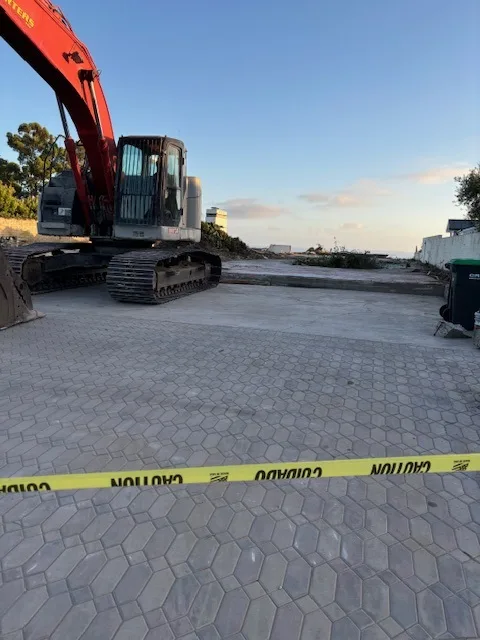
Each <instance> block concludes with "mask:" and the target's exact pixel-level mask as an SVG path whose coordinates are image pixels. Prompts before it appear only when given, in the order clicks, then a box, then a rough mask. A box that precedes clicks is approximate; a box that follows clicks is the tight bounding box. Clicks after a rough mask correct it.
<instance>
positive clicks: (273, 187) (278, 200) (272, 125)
mask: <svg viewBox="0 0 480 640" xmlns="http://www.w3.org/2000/svg"><path fill="white" fill-rule="evenodd" d="M61 6H62V8H63V10H64V12H65V14H66V16H67V17H68V18H69V20H70V22H71V23H72V25H73V27H74V29H75V31H76V32H77V35H78V36H79V37H80V38H81V39H82V40H83V41H84V42H85V44H86V45H87V46H88V47H89V49H90V51H91V53H92V55H93V57H94V59H95V61H96V64H97V65H98V67H99V68H100V69H101V71H102V74H101V81H102V84H103V87H104V89H105V92H106V95H107V99H108V101H109V106H110V111H111V115H112V118H113V123H114V127H115V131H116V134H117V135H121V134H143V133H145V134H152V133H153V134H160V135H163V134H167V135H170V136H173V137H180V138H181V139H182V140H184V142H185V143H186V145H187V148H188V150H189V156H188V168H189V173H190V174H192V175H198V176H200V177H201V178H202V181H203V188H204V205H205V207H207V206H212V205H214V206H223V207H224V208H226V209H227V210H228V212H229V231H230V232H231V233H233V234H234V235H239V236H240V237H241V238H242V239H244V240H246V241H247V242H248V243H249V244H251V245H253V246H262V245H265V244H269V243H270V242H281V243H286V244H292V245H293V246H294V247H296V248H305V247H307V246H309V245H311V244H314V243H317V242H319V243H321V244H322V245H324V246H326V247H331V246H332V245H333V243H334V238H336V239H337V242H338V244H340V245H345V246H347V248H350V249H351V248H357V249H368V250H382V251H383V250H385V251H390V252H392V253H394V254H395V253H396V254H401V252H411V251H413V249H414V248H415V245H416V244H420V243H421V239H422V237H423V236H425V235H435V234H437V233H442V232H444V230H445V226H446V221H447V218H448V217H463V212H462V210H460V209H458V208H457V207H456V206H455V205H454V204H453V197H454V188H455V185H454V182H453V176H454V175H458V174H462V173H464V172H465V170H466V169H468V168H469V167H472V166H474V165H476V164H477V162H478V161H480V154H479V143H480V117H479V114H480V81H479V80H478V73H477V71H476V68H475V65H476V61H478V60H479V58H480V55H479V54H480V44H479V42H480V41H479V39H478V24H480V2H479V0H456V1H455V2H452V1H451V0H402V1H401V2H394V1H393V0H298V1H297V3H294V2H293V0H277V1H276V2H274V1H273V0H255V1H254V0H242V2H226V1H225V0H184V2H181V3H173V2H172V3H167V2H163V1H162V2H159V1H158V0H144V1H143V2H142V3H141V4H140V3H138V4H134V3H132V2H126V3H124V4H123V5H122V4H121V3H120V2H118V0H103V1H102V2H99V1H98V0H82V2H78V0H62V1H61ZM0 63H1V68H2V85H3V87H4V88H5V87H8V90H7V91H2V94H1V95H0V124H1V126H0V131H2V132H4V131H11V130H15V129H16V127H17V126H18V124H19V123H20V122H24V121H38V122H40V123H42V124H43V125H45V126H47V127H48V128H49V129H50V130H51V131H52V132H55V133H56V132H60V131H61V124H60V118H59V116H58V113H57V110H56V102H55V97H54V95H53V93H52V91H51V90H50V88H49V87H48V86H46V85H45V84H44V83H43V81H42V80H41V79H40V78H38V77H37V76H36V74H35V73H34V72H33V71H32V70H31V69H30V68H29V67H28V66H27V65H26V64H25V63H24V62H23V60H21V59H20V58H19V57H18V56H17V54H15V52H14V51H13V50H11V49H10V48H9V47H8V46H7V45H6V44H5V43H4V42H0ZM0 154H3V155H6V154H7V149H6V145H5V138H3V137H2V139H0Z"/></svg>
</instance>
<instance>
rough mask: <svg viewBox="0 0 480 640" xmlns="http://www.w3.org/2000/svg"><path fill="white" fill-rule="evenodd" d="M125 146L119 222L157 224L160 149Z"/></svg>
mask: <svg viewBox="0 0 480 640" xmlns="http://www.w3.org/2000/svg"><path fill="white" fill-rule="evenodd" d="M142 143H145V141H142V140H139V141H138V143H137V144H133V143H132V144H129V143H127V144H125V145H124V146H123V148H122V153H121V168H120V171H121V174H120V184H119V194H118V195H119V201H117V202H118V214H119V222H121V223H124V224H147V225H154V224H157V222H156V219H155V217H156V216H155V212H156V209H157V207H155V202H156V198H155V195H156V194H157V193H158V184H159V177H160V168H161V167H160V155H159V149H158V148H157V146H158V145H150V144H142Z"/></svg>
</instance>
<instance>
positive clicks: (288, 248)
mask: <svg viewBox="0 0 480 640" xmlns="http://www.w3.org/2000/svg"><path fill="white" fill-rule="evenodd" d="M268 251H271V252H272V253H292V245H290V244H271V245H270V246H269V247H268Z"/></svg>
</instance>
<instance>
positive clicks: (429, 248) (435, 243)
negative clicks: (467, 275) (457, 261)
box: [415, 232, 480, 269]
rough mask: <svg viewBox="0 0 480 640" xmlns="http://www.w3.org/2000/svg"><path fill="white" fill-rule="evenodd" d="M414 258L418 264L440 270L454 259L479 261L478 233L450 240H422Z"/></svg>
mask: <svg viewBox="0 0 480 640" xmlns="http://www.w3.org/2000/svg"><path fill="white" fill-rule="evenodd" d="M415 257H416V258H417V259H418V260H420V262H425V263H428V264H432V265H435V266H436V267H439V268H440V269H443V268H444V267H445V263H446V262H449V261H450V260H453V259H454V258H474V259H476V260H480V233H479V232H475V233H464V234H462V235H458V236H452V237H451V238H444V237H442V236H430V237H429V238H424V239H423V242H422V248H421V250H420V251H417V253H416V254H415Z"/></svg>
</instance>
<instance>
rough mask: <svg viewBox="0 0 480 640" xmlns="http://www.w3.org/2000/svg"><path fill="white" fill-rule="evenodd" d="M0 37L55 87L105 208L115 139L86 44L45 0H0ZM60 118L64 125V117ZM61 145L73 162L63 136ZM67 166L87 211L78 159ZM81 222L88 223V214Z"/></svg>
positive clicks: (109, 206)
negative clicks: (72, 125)
mask: <svg viewBox="0 0 480 640" xmlns="http://www.w3.org/2000/svg"><path fill="white" fill-rule="evenodd" d="M0 37H2V38H3V39H4V40H5V41H6V42H8V44H9V45H10V46H11V47H12V48H13V49H14V50H15V51H16V52H17V53H18V54H19V55H20V56H21V57H22V58H23V59H24V60H25V61H26V62H27V63H28V64H29V65H30V66H31V67H32V68H33V69H35V71H37V73H38V74H39V75H40V76H41V77H42V78H43V79H44V80H45V81H46V82H47V83H48V84H49V85H50V87H51V88H52V89H53V90H54V91H55V93H56V95H57V99H58V102H59V105H60V108H61V112H62V105H64V106H65V108H66V109H67V111H68V112H69V114H70V117H71V118H72V121H73V123H74V125H75V127H76V129H77V132H78V135H79V137H80V140H81V142H82V144H83V146H84V148H85V152H86V155H87V158H88V163H89V167H90V170H91V177H92V180H93V185H94V189H95V197H96V199H97V202H100V203H101V207H102V209H105V211H107V212H111V210H112V207H113V202H114V182H115V179H114V170H115V159H116V145H115V139H114V134H113V127H112V122H111V118H110V113H109V110H108V105H107V101H106V99H105V95H104V93H103V89H102V86H101V84H100V82H99V79H98V75H99V72H98V70H97V68H96V66H95V63H94V61H93V59H92V57H91V55H90V53H89V51H88V49H87V48H86V46H85V45H84V44H83V43H82V42H81V41H80V40H79V39H78V38H77V36H76V35H75V33H74V32H73V30H72V28H71V26H70V24H69V22H68V21H67V19H66V18H65V16H64V15H63V13H62V12H61V10H60V9H59V8H57V7H55V6H54V5H53V4H52V3H51V2H50V0H18V2H17V0H0ZM62 120H63V123H64V126H66V120H65V119H64V117H62ZM69 142H70V145H69V144H68V143H69ZM66 146H67V151H68V153H69V156H70V160H71V163H72V164H74V163H75V159H74V157H73V155H74V154H73V143H72V141H71V140H68V136H67V143H66ZM69 146H70V148H69ZM72 169H73V172H74V175H75V180H76V183H77V192H78V194H79V197H80V200H83V202H82V206H83V207H84V211H85V217H87V216H88V215H89V214H88V211H86V208H87V209H88V208H89V207H90V205H89V204H88V202H86V191H85V185H84V184H83V181H82V177H81V176H80V172H79V170H78V163H77V164H76V166H72ZM107 215H108V214H107ZM108 217H110V216H109V215H108ZM85 222H86V226H87V227H88V226H89V220H88V219H87V220H86V221H85Z"/></svg>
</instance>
